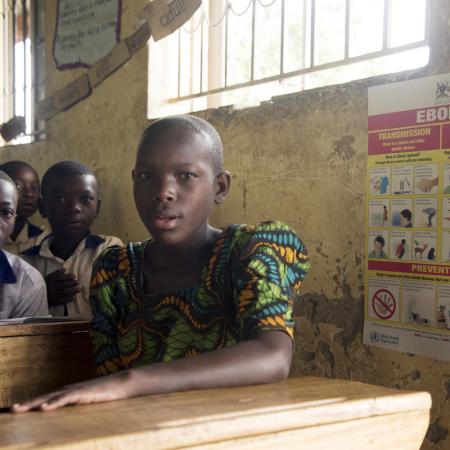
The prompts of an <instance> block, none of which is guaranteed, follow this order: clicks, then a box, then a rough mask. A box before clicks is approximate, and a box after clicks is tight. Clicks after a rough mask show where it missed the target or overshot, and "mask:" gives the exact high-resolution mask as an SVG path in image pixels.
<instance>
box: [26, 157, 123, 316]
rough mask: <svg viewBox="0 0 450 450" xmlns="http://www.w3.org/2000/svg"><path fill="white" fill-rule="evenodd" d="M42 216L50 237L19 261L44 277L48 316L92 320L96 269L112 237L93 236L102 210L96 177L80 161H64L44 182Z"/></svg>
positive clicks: (116, 241)
mask: <svg viewBox="0 0 450 450" xmlns="http://www.w3.org/2000/svg"><path fill="white" fill-rule="evenodd" d="M41 193H42V200H41V203H40V207H39V210H40V212H41V214H42V216H43V217H47V219H48V222H49V224H50V227H51V230H52V231H51V234H49V235H48V236H46V237H45V239H44V240H43V241H42V242H41V243H40V244H38V245H35V246H34V247H31V248H29V249H28V250H26V251H24V252H22V253H21V255H22V256H23V257H24V258H25V259H26V260H27V261H28V262H30V264H32V265H33V266H34V267H36V269H38V270H39V272H40V273H41V274H42V275H43V276H44V278H45V282H46V284H47V291H48V304H49V309H50V314H52V315H53V316H56V317H61V316H68V317H70V318H73V319H79V320H90V319H91V317H92V313H91V308H90V305H89V283H90V278H91V272H92V264H93V263H94V261H95V259H96V258H97V256H98V255H99V254H100V253H101V252H102V251H103V250H105V249H106V248H107V247H110V246H112V245H123V244H122V241H121V240H120V239H118V238H116V237H113V236H102V235H96V234H92V233H91V232H90V227H91V225H92V223H93V222H94V220H95V219H96V217H97V215H98V212H99V210H100V198H99V193H98V182H97V178H96V177H95V175H94V173H93V172H92V171H91V170H90V169H89V168H87V167H86V166H85V165H84V164H82V163H80V162H78V161H61V162H58V163H56V164H54V165H53V166H51V167H50V168H49V169H48V170H47V172H46V173H45V174H44V176H43V178H42V184H41Z"/></svg>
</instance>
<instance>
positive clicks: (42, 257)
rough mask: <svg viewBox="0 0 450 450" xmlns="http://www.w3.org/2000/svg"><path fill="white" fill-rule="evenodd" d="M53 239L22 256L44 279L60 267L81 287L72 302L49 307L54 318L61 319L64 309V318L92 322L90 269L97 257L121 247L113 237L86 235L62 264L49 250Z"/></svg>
mask: <svg viewBox="0 0 450 450" xmlns="http://www.w3.org/2000/svg"><path fill="white" fill-rule="evenodd" d="M52 239H53V237H52V235H51V234H50V235H48V236H47V237H46V238H45V239H44V240H43V241H42V242H41V243H40V244H39V245H36V246H34V247H31V248H29V249H28V250H25V252H23V253H22V254H21V256H23V258H24V259H25V260H26V261H28V262H29V263H30V264H31V265H32V266H34V267H36V269H37V270H39V272H40V273H41V274H42V276H44V277H45V276H47V275H49V274H50V273H52V272H54V271H55V270H59V269H61V268H62V267H64V268H65V269H66V273H72V274H74V275H75V277H76V279H77V280H78V283H79V284H80V287H81V292H80V293H79V294H77V295H76V297H75V300H74V301H72V302H70V303H67V304H66V305H56V306H50V307H49V311H50V314H51V315H53V316H54V317H63V316H64V315H65V314H64V313H65V308H64V306H66V307H67V316H66V317H70V318H71V319H77V320H91V318H92V312H91V307H90V304H89V284H90V281H91V273H92V265H93V263H94V261H95V259H96V258H97V256H98V255H99V254H100V253H101V252H103V250H105V249H106V248H108V247H111V246H112V245H120V246H122V245H123V243H122V241H121V240H120V239H119V238H116V237H114V236H102V235H96V234H88V235H87V236H86V237H85V238H84V239H83V240H82V241H81V242H80V243H79V244H78V246H77V248H76V249H75V251H74V252H73V253H72V255H71V256H70V257H69V258H67V259H66V260H65V261H64V260H63V259H61V258H58V257H57V256H55V255H54V254H53V253H52V251H51V250H50V244H51V242H52Z"/></svg>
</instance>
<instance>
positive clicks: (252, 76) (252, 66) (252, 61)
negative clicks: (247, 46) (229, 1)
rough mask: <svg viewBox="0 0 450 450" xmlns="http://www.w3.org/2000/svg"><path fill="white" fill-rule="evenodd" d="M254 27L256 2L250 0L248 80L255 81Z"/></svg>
mask: <svg viewBox="0 0 450 450" xmlns="http://www.w3.org/2000/svg"><path fill="white" fill-rule="evenodd" d="M255 27H256V0H252V42H251V56H250V58H251V59H250V80H251V81H253V80H254V79H255Z"/></svg>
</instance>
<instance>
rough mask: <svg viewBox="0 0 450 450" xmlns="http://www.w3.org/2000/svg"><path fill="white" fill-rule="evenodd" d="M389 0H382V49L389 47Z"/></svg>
mask: <svg viewBox="0 0 450 450" xmlns="http://www.w3.org/2000/svg"><path fill="white" fill-rule="evenodd" d="M390 15H391V0H384V10H383V47H382V48H383V50H386V49H387V48H388V47H389V40H390V39H389V34H390V23H389V22H390Z"/></svg>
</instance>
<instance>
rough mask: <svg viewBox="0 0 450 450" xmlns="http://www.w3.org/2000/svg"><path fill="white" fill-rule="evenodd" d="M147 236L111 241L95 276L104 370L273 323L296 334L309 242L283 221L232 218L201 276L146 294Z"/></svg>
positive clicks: (225, 342)
mask: <svg viewBox="0 0 450 450" xmlns="http://www.w3.org/2000/svg"><path fill="white" fill-rule="evenodd" d="M148 242H150V241H146V242H142V243H141V242H138V243H129V244H127V245H126V246H123V247H119V246H115V247H111V248H109V249H107V250H105V252H103V253H102V255H101V256H100V257H99V258H98V259H97V261H96V262H95V264H94V268H93V272H92V280H91V298H90V301H91V307H92V313H93V320H92V326H91V337H92V342H93V346H94V355H95V367H96V374H97V375H106V374H109V373H113V372H117V371H119V370H122V369H127V368H131V367H136V366H140V365H144V364H150V363H153V362H160V361H171V360H174V359H177V358H182V357H187V356H194V355H196V354H198V353H203V352H207V351H210V350H215V349H219V348H222V347H226V346H229V345H233V344H235V343H237V342H240V341H243V340H246V339H249V338H251V337H252V336H254V335H256V334H258V333H260V332H263V331H268V330H281V331H283V332H286V333H287V334H288V335H289V336H290V337H291V338H293V327H294V321H293V304H294V301H295V300H296V297H297V296H298V292H299V288H300V286H301V284H302V281H303V279H304V277H305V275H306V273H307V271H308V269H309V259H308V254H307V251H306V249H305V247H304V245H303V242H302V241H301V240H300V239H299V238H298V236H297V235H296V234H295V232H294V231H293V230H292V229H291V228H289V227H288V226H287V225H285V224H283V223H281V222H263V223H261V224H259V225H258V226H256V227H252V226H248V225H231V226H230V227H228V228H227V229H225V230H224V231H223V232H222V234H221V235H220V237H219V239H218V240H217V242H216V244H215V247H214V250H213V252H212V256H211V257H210V259H209V262H208V263H207V265H206V266H205V267H204V269H203V271H202V276H201V279H200V281H199V283H198V284H197V285H195V286H192V287H191V288H189V289H184V290H181V291H178V292H174V293H173V294H144V289H143V286H144V280H143V275H142V261H143V255H144V250H145V246H146V245H147V243H148Z"/></svg>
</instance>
